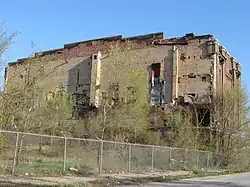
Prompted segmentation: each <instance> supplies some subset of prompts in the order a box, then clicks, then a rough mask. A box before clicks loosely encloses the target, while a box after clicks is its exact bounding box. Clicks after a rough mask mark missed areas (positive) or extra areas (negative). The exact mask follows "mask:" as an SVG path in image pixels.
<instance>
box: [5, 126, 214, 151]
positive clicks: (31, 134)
mask: <svg viewBox="0 0 250 187" xmlns="http://www.w3.org/2000/svg"><path fill="white" fill-rule="evenodd" d="M0 133H10V134H22V135H30V136H39V137H48V138H58V139H67V140H79V141H89V142H103V143H110V144H120V145H130V146H141V147H150V148H162V149H172V150H188V151H198V152H204V153H207V152H211V151H202V150H197V149H185V148H178V147H168V146H160V145H150V144H137V143H128V142H117V141H110V140H98V139H86V138H74V137H67V136H53V135H47V134H35V133H30V132H18V131H7V130H2V129H0Z"/></svg>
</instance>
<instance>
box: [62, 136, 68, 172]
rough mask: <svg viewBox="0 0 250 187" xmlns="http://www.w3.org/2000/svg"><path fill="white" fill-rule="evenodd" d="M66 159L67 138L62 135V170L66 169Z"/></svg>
mask: <svg viewBox="0 0 250 187" xmlns="http://www.w3.org/2000/svg"><path fill="white" fill-rule="evenodd" d="M66 159H67V138H66V136H65V137H64V154H63V171H64V172H65V171H66Z"/></svg>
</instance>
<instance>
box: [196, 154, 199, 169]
mask: <svg viewBox="0 0 250 187" xmlns="http://www.w3.org/2000/svg"><path fill="white" fill-rule="evenodd" d="M196 167H197V169H199V151H198V149H196Z"/></svg>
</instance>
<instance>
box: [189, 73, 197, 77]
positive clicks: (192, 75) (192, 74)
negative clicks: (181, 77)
mask: <svg viewBox="0 0 250 187" xmlns="http://www.w3.org/2000/svg"><path fill="white" fill-rule="evenodd" d="M188 78H196V75H195V74H194V73H190V74H189V75H188Z"/></svg>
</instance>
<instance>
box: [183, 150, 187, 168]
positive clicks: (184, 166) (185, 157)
mask: <svg viewBox="0 0 250 187" xmlns="http://www.w3.org/2000/svg"><path fill="white" fill-rule="evenodd" d="M187 153H188V150H187V149H185V150H184V161H183V168H184V169H186V168H187V166H186V163H187V160H188V158H187V157H188V156H187V155H188V154H187Z"/></svg>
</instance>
